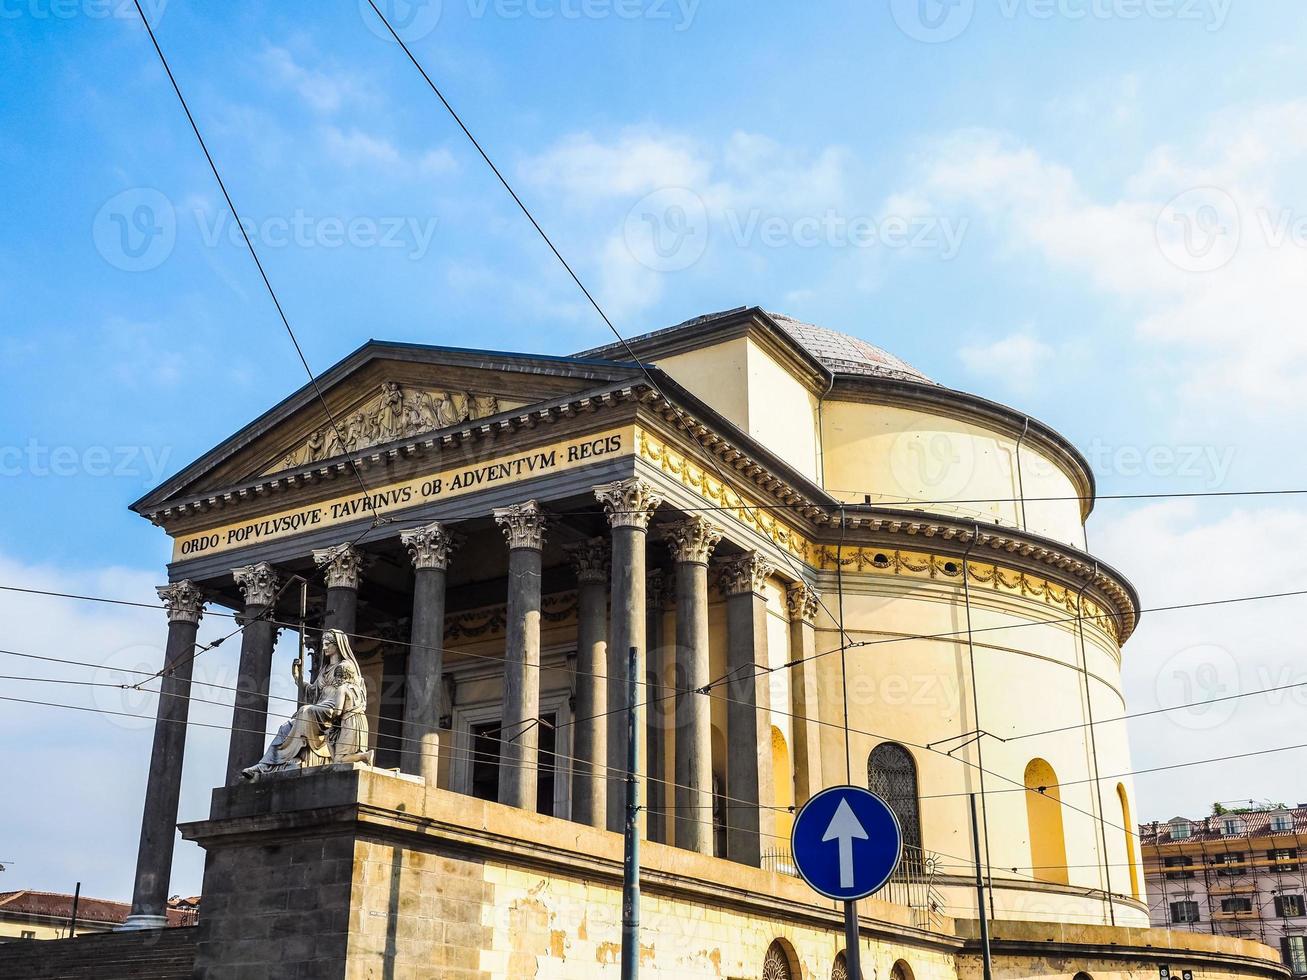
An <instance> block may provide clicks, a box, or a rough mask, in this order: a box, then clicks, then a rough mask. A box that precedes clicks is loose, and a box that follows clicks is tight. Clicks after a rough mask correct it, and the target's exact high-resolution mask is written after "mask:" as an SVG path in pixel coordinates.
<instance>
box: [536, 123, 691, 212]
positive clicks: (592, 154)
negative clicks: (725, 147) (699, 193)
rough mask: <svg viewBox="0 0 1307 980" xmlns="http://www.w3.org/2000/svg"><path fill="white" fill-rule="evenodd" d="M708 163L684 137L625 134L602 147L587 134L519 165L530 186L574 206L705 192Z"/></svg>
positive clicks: (564, 138) (564, 139) (647, 133)
mask: <svg viewBox="0 0 1307 980" xmlns="http://www.w3.org/2000/svg"><path fill="white" fill-rule="evenodd" d="M711 169H712V167H711V163H710V162H709V161H708V159H707V158H706V156H705V155H704V153H703V151H702V150H701V149H700V148H698V147H696V146H695V145H694V144H693V143H692V142H691V141H690V140H689V139H687V138H686V137H684V136H677V135H674V134H661V133H655V132H644V131H638V130H628V131H626V132H624V133H622V134H621V135H620V136H618V137H617V138H616V139H614V140H613V141H611V142H608V143H604V142H601V141H599V140H598V139H596V138H595V137H594V136H593V135H591V134H590V133H575V134H572V135H570V136H565V137H563V138H562V139H560V140H559V141H558V142H557V143H555V144H554V145H553V146H552V147H550V148H549V149H547V150H545V152H544V153H541V154H540V155H539V156H536V157H533V158H531V159H528V160H527V161H526V162H524V163H523V165H522V167H521V171H522V173H523V175H524V176H525V177H526V178H527V179H528V180H530V181H531V182H532V183H535V184H538V185H541V186H548V187H552V188H557V189H559V190H561V191H563V192H564V193H565V194H567V195H568V196H569V197H570V198H571V199H572V200H574V201H577V202H584V203H594V202H598V201H601V200H604V199H608V198H613V197H626V198H631V199H632V200H633V199H634V198H636V197H640V196H642V195H644V194H647V193H649V192H650V191H652V190H656V189H657V188H660V187H687V188H690V189H691V190H703V189H706V187H707V184H708V179H709V173H710V171H711Z"/></svg>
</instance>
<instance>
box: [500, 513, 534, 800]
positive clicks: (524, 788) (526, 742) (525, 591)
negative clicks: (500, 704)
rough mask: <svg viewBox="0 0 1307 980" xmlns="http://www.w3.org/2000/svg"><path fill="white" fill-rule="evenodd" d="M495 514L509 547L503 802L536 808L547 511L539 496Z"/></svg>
mask: <svg viewBox="0 0 1307 980" xmlns="http://www.w3.org/2000/svg"><path fill="white" fill-rule="evenodd" d="M494 516H495V521H496V523H498V524H499V525H500V527H501V528H503V530H504V534H505V536H506V537H507V539H508V546H509V552H508V608H507V612H506V618H507V623H506V625H505V635H504V718H503V724H502V726H501V728H500V732H499V737H500V738H501V739H502V741H501V742H500V743H499V750H500V751H499V802H500V803H504V804H506V805H508V806H516V807H522V808H524V809H529V810H534V809H536V776H537V772H536V770H537V768H538V766H539V759H540V728H539V718H540V564H541V549H542V548H543V547H544V516H543V513H542V512H541V509H540V505H539V504H538V503H536V502H535V501H534V500H529V501H527V502H526V503H525V504H516V505H514V506H512V507H504V508H501V509H499V510H496V511H495V512H494Z"/></svg>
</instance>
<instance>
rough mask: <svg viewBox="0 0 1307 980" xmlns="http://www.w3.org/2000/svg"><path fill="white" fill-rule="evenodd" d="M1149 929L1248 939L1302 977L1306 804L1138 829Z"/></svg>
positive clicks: (1306, 929) (1306, 923)
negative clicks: (1276, 952) (1271, 949)
mask: <svg viewBox="0 0 1307 980" xmlns="http://www.w3.org/2000/svg"><path fill="white" fill-rule="evenodd" d="M1139 843H1140V849H1141V851H1142V852H1143V858H1144V875H1145V879H1146V883H1147V886H1148V905H1149V918H1150V920H1151V922H1152V924H1153V925H1154V926H1159V927H1166V928H1171V929H1187V930H1190V931H1192V932H1207V933H1211V934H1213V935H1219V936H1232V937H1237V938H1241V939H1255V940H1258V941H1259V942H1263V943H1266V944H1267V945H1269V946H1274V947H1277V948H1279V950H1280V952H1281V955H1283V957H1284V962H1285V964H1286V965H1287V966H1288V967H1289V968H1290V969H1291V970H1292V971H1293V973H1294V975H1295V976H1307V906H1305V904H1304V896H1305V895H1307V805H1304V804H1299V805H1298V806H1296V807H1292V808H1290V807H1283V806H1261V807H1256V806H1253V807H1247V808H1240V809H1237V810H1228V811H1224V812H1220V813H1217V814H1214V815H1212V816H1209V817H1200V818H1198V819H1196V820H1191V819H1187V818H1185V817H1175V818H1173V819H1171V820H1169V821H1167V822H1166V823H1159V822H1157V821H1154V822H1153V823H1148V824H1142V825H1141V826H1140V828H1139Z"/></svg>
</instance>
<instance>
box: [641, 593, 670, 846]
mask: <svg viewBox="0 0 1307 980" xmlns="http://www.w3.org/2000/svg"><path fill="white" fill-rule="evenodd" d="M667 592H668V588H667V582H666V581H665V580H664V577H663V573H662V570H661V569H654V570H653V571H651V572H650V573H649V578H648V579H647V581H646V584H645V606H646V608H647V613H646V615H645V628H644V638H645V644H646V645H647V646H648V648H649V650H648V653H647V654H646V655H645V672H644V676H645V689H644V693H645V702H646V704H645V711H644V744H645V745H646V746H648V748H647V749H646V750H645V754H646V755H647V756H648V758H649V781H648V790H649V795H648V797H647V798H646V800H645V801H644V802H645V813H646V814H647V817H648V828H649V839H650V840H651V841H657V842H658V843H659V844H666V843H667V842H668V836H667V825H668V824H669V823H670V822H671V814H670V813H669V812H668V811H669V809H670V808H669V806H668V804H667V757H666V754H665V753H666V751H667V737H666V736H667V722H666V715H665V713H664V709H665V708H666V707H667V703H666V702H665V701H664V700H663V699H664V698H665V697H666V696H667V695H668V694H669V693H670V692H669V691H668V690H666V689H665V688H664V686H663V680H664V677H663V646H664V643H663V603H664V601H665V599H664V597H665V595H666V593H667Z"/></svg>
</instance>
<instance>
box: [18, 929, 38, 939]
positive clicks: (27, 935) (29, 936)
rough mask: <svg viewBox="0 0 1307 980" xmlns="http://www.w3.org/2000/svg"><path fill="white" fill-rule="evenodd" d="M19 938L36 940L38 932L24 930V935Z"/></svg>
mask: <svg viewBox="0 0 1307 980" xmlns="http://www.w3.org/2000/svg"><path fill="white" fill-rule="evenodd" d="M19 938H20V939H35V938H36V930H35V929H24V930H23V934H22V936H20V937H19Z"/></svg>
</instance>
